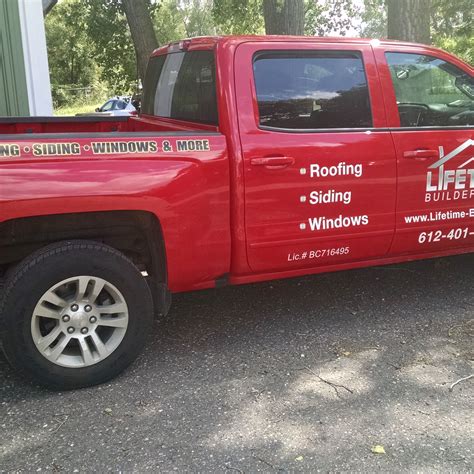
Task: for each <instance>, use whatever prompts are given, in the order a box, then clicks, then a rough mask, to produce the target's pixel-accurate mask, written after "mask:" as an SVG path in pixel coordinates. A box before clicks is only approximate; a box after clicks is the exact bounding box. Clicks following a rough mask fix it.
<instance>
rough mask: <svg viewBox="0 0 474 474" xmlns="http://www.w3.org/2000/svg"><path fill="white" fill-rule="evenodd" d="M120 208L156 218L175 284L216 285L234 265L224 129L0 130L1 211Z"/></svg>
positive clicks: (6, 215) (18, 214)
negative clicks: (2, 132)
mask: <svg viewBox="0 0 474 474" xmlns="http://www.w3.org/2000/svg"><path fill="white" fill-rule="evenodd" d="M115 210H139V211H148V212H150V213H153V214H155V215H156V217H157V218H158V219H159V222H160V224H161V227H162V232H163V236H164V240H165V248H166V258H167V271H168V285H169V287H170V289H171V290H172V291H184V290H191V289H200V288H206V287H210V286H213V284H214V281H215V280H216V279H218V278H219V277H221V276H222V275H224V274H226V273H227V272H228V271H229V266H230V227H229V166H228V159H227V150H226V142H225V138H224V137H223V136H222V135H220V134H217V133H205V132H204V133H198V134H191V133H186V132H177V133H150V132H143V133H120V134H114V133H97V134H84V133H78V134H68V135H67V136H65V135H63V134H56V135H48V134H20V135H18V134H17V135H0V221H2V222H4V221H8V220H11V219H16V218H22V217H31V216H41V215H52V214H68V213H76V212H94V211H115ZM157 238H158V236H157Z"/></svg>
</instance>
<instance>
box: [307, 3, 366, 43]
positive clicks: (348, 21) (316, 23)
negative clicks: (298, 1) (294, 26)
mask: <svg viewBox="0 0 474 474" xmlns="http://www.w3.org/2000/svg"><path fill="white" fill-rule="evenodd" d="M360 13H361V12H360V9H359V8H358V7H357V6H356V5H355V4H354V2H353V1H352V0H333V1H331V2H321V1H320V0H306V2H305V34H307V35H310V36H327V35H339V36H345V35H346V34H347V31H348V30H349V29H351V28H354V25H355V21H356V20H357V19H358V18H359V17H360Z"/></svg>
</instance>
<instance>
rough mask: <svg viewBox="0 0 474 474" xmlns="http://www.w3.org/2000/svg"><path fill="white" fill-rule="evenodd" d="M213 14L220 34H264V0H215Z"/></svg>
mask: <svg viewBox="0 0 474 474" xmlns="http://www.w3.org/2000/svg"><path fill="white" fill-rule="evenodd" d="M212 16H213V18H214V22H215V24H216V28H217V33H218V34H226V35H246V34H253V35H255V34H263V33H264V32H265V28H264V22H263V10H262V0H214V5H213V7H212Z"/></svg>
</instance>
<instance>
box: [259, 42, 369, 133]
mask: <svg viewBox="0 0 474 474" xmlns="http://www.w3.org/2000/svg"><path fill="white" fill-rule="evenodd" d="M253 68H254V77H255V87H256V91H257V100H258V109H259V113H260V125H262V126H269V127H276V128H288V129H318V128H367V127H371V126H372V115H371V109H370V100H369V90H368V85H367V79H366V77H365V71H364V64H363V62H362V57H361V55H360V53H358V52H329V51H328V52H322V51H318V52H311V53H308V52H300V51H295V52H291V53H289V52H288V51H287V52H275V53H273V52H272V53H270V52H269V53H260V54H258V55H257V56H256V57H255V59H254V64H253Z"/></svg>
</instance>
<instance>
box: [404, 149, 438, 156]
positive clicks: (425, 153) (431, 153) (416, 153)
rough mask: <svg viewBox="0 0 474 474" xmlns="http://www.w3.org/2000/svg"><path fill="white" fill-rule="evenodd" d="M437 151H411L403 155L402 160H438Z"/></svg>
mask: <svg viewBox="0 0 474 474" xmlns="http://www.w3.org/2000/svg"><path fill="white" fill-rule="evenodd" d="M438 156H439V155H438V151H437V150H411V151H405V152H404V153H403V158H438Z"/></svg>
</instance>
